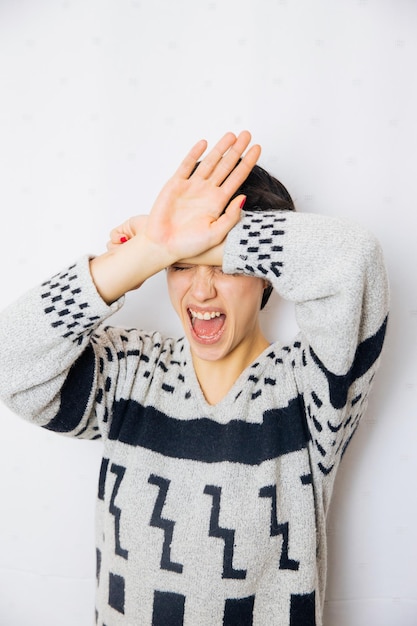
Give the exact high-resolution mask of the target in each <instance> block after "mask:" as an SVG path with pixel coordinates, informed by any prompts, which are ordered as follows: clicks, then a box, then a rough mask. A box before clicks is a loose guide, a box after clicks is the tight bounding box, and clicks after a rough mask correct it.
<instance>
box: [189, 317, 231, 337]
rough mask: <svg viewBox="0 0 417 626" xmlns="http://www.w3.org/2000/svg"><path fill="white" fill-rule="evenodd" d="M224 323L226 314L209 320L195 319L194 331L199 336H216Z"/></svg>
mask: <svg viewBox="0 0 417 626" xmlns="http://www.w3.org/2000/svg"><path fill="white" fill-rule="evenodd" d="M223 324H224V315H220V317H213V318H212V319H209V320H199V319H198V318H197V317H196V318H195V319H194V324H193V328H194V332H195V334H196V335H197V336H198V337H214V336H215V335H217V333H218V332H220V329H221V327H222V326H223Z"/></svg>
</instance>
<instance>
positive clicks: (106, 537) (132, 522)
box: [0, 212, 388, 626]
mask: <svg viewBox="0 0 417 626" xmlns="http://www.w3.org/2000/svg"><path fill="white" fill-rule="evenodd" d="M223 269H224V271H225V272H228V273H246V274H249V275H255V276H261V277H264V278H266V279H268V280H269V281H270V282H271V283H272V284H273V286H274V289H275V290H276V291H277V292H278V293H279V294H280V295H281V296H282V297H283V298H286V299H289V300H291V301H293V302H294V303H295V311H296V318H297V322H298V325H299V328H300V332H299V333H298V335H297V336H296V337H295V338H294V340H293V341H292V342H291V343H289V345H285V346H282V345H280V344H279V343H278V342H277V343H273V344H271V345H270V346H269V347H268V348H267V349H266V350H265V351H264V352H263V353H262V354H261V355H260V356H259V358H257V359H256V360H255V362H253V363H252V364H251V365H250V366H249V367H248V368H247V369H246V370H245V371H244V372H243V373H242V374H241V376H240V377H239V378H238V380H237V381H236V382H235V384H234V386H233V387H232V389H231V390H230V391H229V393H228V394H227V395H226V397H224V398H223V400H221V401H220V402H219V403H218V404H216V405H215V406H211V405H209V404H208V403H207V402H206V401H205V398H204V396H203V393H202V391H201V388H200V387H199V384H198V381H197V378H196V375H195V372H194V369H193V364H192V360H191V354H190V349H189V346H188V345H187V343H186V342H185V340H184V339H172V338H165V337H163V336H161V334H159V333H158V332H155V333H145V332H141V331H139V330H137V329H133V328H132V329H126V328H124V329H122V328H116V327H112V326H109V325H106V323H105V320H106V318H107V317H108V316H109V315H110V314H112V313H113V312H114V311H116V310H117V309H118V308H119V307H120V306H122V302H123V299H121V300H120V301H118V302H117V303H114V304H113V305H112V306H107V305H106V304H105V303H104V302H103V301H102V299H101V298H100V296H99V295H98V293H97V291H96V289H95V287H94V284H93V282H92V279H91V275H90V273H89V269H88V258H87V257H85V258H82V259H80V260H78V261H77V262H76V263H75V264H74V265H72V266H71V267H70V268H69V269H66V270H65V271H63V272H62V273H60V274H58V275H56V276H54V277H53V278H51V279H50V280H48V281H47V282H45V283H44V284H42V285H41V286H39V287H37V288H35V289H33V290H31V291H30V292H29V293H27V294H26V295H24V296H23V297H22V298H20V299H19V300H18V301H17V302H16V303H14V304H12V305H11V306H10V307H8V309H6V310H5V311H4V312H3V313H2V315H1V316H0V396H1V397H2V399H3V401H4V402H5V403H6V404H7V405H8V406H10V407H11V408H12V410H13V411H15V412H16V413H18V414H19V415H21V416H23V417H25V418H27V419H29V420H31V421H32V422H34V423H36V424H39V425H41V426H43V427H45V428H48V429H50V430H53V431H56V432H58V433H62V434H66V435H70V436H74V437H83V438H89V439H99V438H100V439H101V440H102V445H103V460H102V465H101V470H100V476H99V480H98V497H97V549H96V553H97V596H96V623H97V624H98V625H99V626H104V625H106V626H119V625H120V626H127V625H129V626H133V625H135V626H136V625H137V626H139V625H140V626H147V625H149V626H150V625H152V626H180V625H181V626H222V625H223V626H249V625H253V626H313V625H314V626H319V625H320V624H321V623H322V609H323V601H324V592H325V578H326V514H327V511H328V508H329V502H330V498H331V493H332V487H333V484H334V480H335V476H336V471H337V468H338V466H339V463H340V459H341V457H342V456H343V453H344V451H345V449H346V446H347V445H348V443H349V441H350V439H351V437H352V435H353V434H354V432H355V430H356V428H357V426H358V423H359V420H360V418H361V416H362V415H363V413H364V411H365V409H366V405H367V399H368V394H369V391H370V387H371V382H372V380H373V378H374V374H375V371H376V369H377V366H378V363H379V357H380V353H381V349H382V345H383V341H384V334H385V327H386V321H387V309H388V287H387V278H386V273H385V269H384V262H383V258H382V254H381V250H380V247H379V245H378V243H377V242H376V240H375V239H374V237H373V236H372V235H370V234H369V233H368V232H366V231H364V230H362V229H361V228H359V227H358V226H356V225H352V224H350V223H348V222H344V221H340V220H337V219H333V218H326V217H323V216H319V215H313V214H305V213H304V214H302V213H292V212H285V213H281V212H278V213H277V212H273V213H272V212H271V213H262V214H259V213H250V212H247V213H246V214H245V215H244V217H243V218H242V220H241V222H240V223H239V224H238V225H237V226H235V227H234V228H233V230H232V231H231V232H230V233H229V235H228V238H227V242H226V250H225V256H224V264H223Z"/></svg>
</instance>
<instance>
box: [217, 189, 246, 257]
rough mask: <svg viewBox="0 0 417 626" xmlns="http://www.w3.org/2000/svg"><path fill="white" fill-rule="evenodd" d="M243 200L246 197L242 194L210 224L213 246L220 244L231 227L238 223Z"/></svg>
mask: <svg viewBox="0 0 417 626" xmlns="http://www.w3.org/2000/svg"><path fill="white" fill-rule="evenodd" d="M245 199H246V196H244V195H242V194H241V195H239V196H236V198H233V200H232V201H231V202H230V204H229V205H228V206H227V207H226V210H225V211H224V212H223V213H222V214H221V215H220V217H219V218H218V219H217V220H215V221H214V222H212V224H211V225H210V230H211V231H212V237H213V245H217V244H219V243H221V242H222V241H223V239H224V238H225V237H226V235H227V234H228V233H229V231H230V230H231V229H232V228H233V226H235V225H236V224H237V223H238V222H239V220H240V217H241V206H242V205H243V201H244V200H245Z"/></svg>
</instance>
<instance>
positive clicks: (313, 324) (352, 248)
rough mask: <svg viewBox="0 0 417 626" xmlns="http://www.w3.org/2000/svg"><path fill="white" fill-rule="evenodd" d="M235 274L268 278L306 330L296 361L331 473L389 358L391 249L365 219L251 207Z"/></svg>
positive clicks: (236, 242)
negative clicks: (387, 261)
mask: <svg viewBox="0 0 417 626" xmlns="http://www.w3.org/2000/svg"><path fill="white" fill-rule="evenodd" d="M223 269H224V271H225V272H227V273H244V274H248V275H254V276H261V277H263V278H265V279H267V280H268V281H269V282H270V283H271V284H272V285H273V287H274V289H275V290H276V291H277V292H278V294H279V295H280V296H281V297H283V298H285V299H287V300H289V301H292V302H293V303H294V305H295V315H296V320H297V324H298V326H299V328H300V333H299V335H298V336H297V337H296V338H295V340H294V342H293V345H292V346H287V347H286V348H285V350H286V351H287V354H288V356H287V359H288V362H289V364H290V366H292V368H293V369H294V377H295V379H296V383H297V387H298V389H299V393H300V395H301V396H302V401H303V404H304V406H305V411H306V418H307V424H308V428H309V431H310V437H311V442H312V445H313V448H314V451H313V454H314V456H315V458H316V461H317V465H318V467H320V469H321V471H322V472H323V473H329V472H330V471H331V469H332V468H333V467H335V466H336V465H337V462H338V460H339V459H340V457H341V456H342V455H343V452H344V450H345V449H346V446H347V444H348V443H349V441H350V439H351V436H352V435H353V433H354V432H355V430H356V427H357V425H358V422H359V419H360V417H361V415H363V413H364V411H365V408H366V405H367V397H368V394H369V390H370V387H371V383H372V380H373V377H374V374H375V371H376V369H377V367H378V364H379V360H380V359H379V357H380V354H381V350H382V346H383V341H384V336H385V330H386V324H387V316H388V306H389V288H388V279H387V274H386V270H385V266H384V260H383V255H382V252H381V247H380V245H379V243H378V241H377V240H376V239H375V237H374V236H373V235H372V234H371V233H369V232H368V231H367V230H364V229H362V228H361V227H359V226H357V225H356V224H353V223H350V222H348V221H343V220H339V219H336V218H331V217H325V216H322V215H316V214H309V213H296V212H290V211H288V212H262V213H257V212H247V213H246V214H245V215H244V217H243V218H242V220H241V221H240V222H239V224H237V226H235V227H234V229H233V230H232V231H231V232H230V233H229V235H228V238H227V241H226V247H225V253H224V261H223Z"/></svg>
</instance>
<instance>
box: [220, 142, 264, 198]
mask: <svg viewBox="0 0 417 626" xmlns="http://www.w3.org/2000/svg"><path fill="white" fill-rule="evenodd" d="M260 154H261V146H260V145H258V144H255V145H254V146H252V147H251V148H250V149H249V150H248V152H247V153H246V154H245V156H244V157H243V158H242V160H241V161H240V163H239V164H238V165H237V166H236V167H235V168H234V169H233V170H232V171H231V172H230V174H229V176H228V177H227V178H226V180H225V181H224V182H223V184H222V185H221V189H222V191H223V192H224V194H225V196H226V197H229V198H230V197H231V196H232V195H233V194H234V193H235V192H236V190H237V189H239V187H240V185H241V184H242V183H243V182H244V181H245V180H246V179H247V177H248V176H249V174H250V172H251V171H252V169H253V167H254V165H256V162H257V161H258V159H259V157H260Z"/></svg>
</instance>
